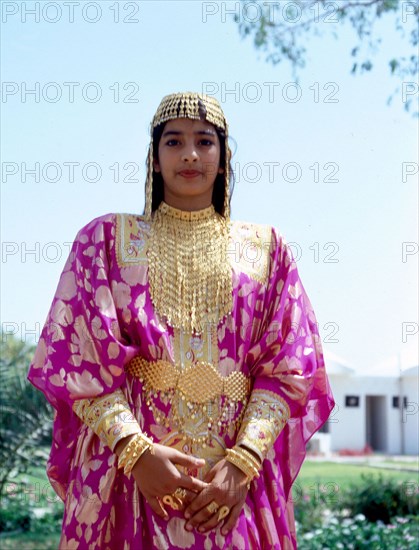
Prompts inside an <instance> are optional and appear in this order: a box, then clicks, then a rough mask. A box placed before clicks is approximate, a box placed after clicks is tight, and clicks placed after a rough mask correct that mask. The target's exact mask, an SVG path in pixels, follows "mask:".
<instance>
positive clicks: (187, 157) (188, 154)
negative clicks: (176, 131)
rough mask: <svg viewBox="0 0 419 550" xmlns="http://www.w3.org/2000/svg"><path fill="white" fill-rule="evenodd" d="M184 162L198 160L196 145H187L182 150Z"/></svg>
mask: <svg viewBox="0 0 419 550" xmlns="http://www.w3.org/2000/svg"><path fill="white" fill-rule="evenodd" d="M182 160H183V162H195V161H196V160H198V153H197V151H196V148H195V147H185V148H184V150H183V151H182Z"/></svg>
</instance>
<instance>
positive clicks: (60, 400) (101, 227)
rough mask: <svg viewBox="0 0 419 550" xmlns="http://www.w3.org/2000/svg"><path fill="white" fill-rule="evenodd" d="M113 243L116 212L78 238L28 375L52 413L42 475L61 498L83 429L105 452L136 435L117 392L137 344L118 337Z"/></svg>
mask: <svg viewBox="0 0 419 550" xmlns="http://www.w3.org/2000/svg"><path fill="white" fill-rule="evenodd" d="M114 238H115V215H114V214H108V215H106V216H102V217H100V218H96V219H95V220H93V221H92V222H91V223H89V224H88V225H86V226H85V227H83V228H82V229H81V230H80V231H79V232H78V234H77V236H76V238H75V240H74V243H73V245H72V248H71V251H70V254H69V257H68V259H67V262H66V264H65V266H64V269H63V272H62V274H61V277H60V280H59V283H58V287H57V289H56V292H55V295H54V298H53V301H52V304H51V307H50V310H49V312H48V316H47V319H46V321H45V325H44V327H43V330H42V333H41V337H40V339H39V343H38V345H37V348H36V351H35V355H34V358H33V360H32V362H31V365H30V368H29V373H28V379H29V381H30V382H31V383H32V384H33V385H34V386H35V387H37V388H38V389H39V390H40V391H42V392H43V393H44V394H45V397H46V398H47V399H48V401H49V402H50V403H51V405H52V406H53V407H54V409H55V414H54V423H53V433H52V446H51V453H50V457H49V460H48V464H47V474H48V477H49V480H50V482H51V484H52V486H53V487H54V489H55V491H56V492H57V494H58V495H59V496H60V498H62V499H63V500H64V499H65V496H66V491H67V487H68V483H69V479H70V477H71V464H72V460H73V458H74V456H75V453H76V448H77V444H78V443H77V442H78V437H79V435H80V433H81V431H82V430H83V428H84V426H85V425H86V424H87V426H89V428H91V429H92V430H93V431H94V432H95V433H96V434H97V435H98V436H99V437H100V439H101V440H102V441H103V443H105V444H107V446H108V447H109V453H111V452H112V451H111V450H112V449H114V447H115V445H116V443H117V442H118V441H119V440H120V439H121V438H122V437H123V436H126V435H129V434H130V433H137V432H138V431H140V427H139V425H138V423H137V421H136V419H135V418H133V416H132V415H131V410H130V407H129V405H128V403H127V402H126V400H125V393H124V392H123V390H124V389H125V376H126V375H125V372H124V366H125V365H126V363H127V362H128V361H129V360H130V359H132V357H134V356H135V355H137V354H138V346H137V344H136V343H134V342H131V341H130V340H129V337H128V336H127V335H126V334H125V333H124V330H123V323H122V322H121V321H120V318H119V316H118V311H119V312H120V310H118V308H117V307H116V304H115V301H114V298H113V295H112V290H111V289H112V246H113V243H114ZM106 448H107V447H105V449H106ZM102 456H103V457H105V455H102Z"/></svg>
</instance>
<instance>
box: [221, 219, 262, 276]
mask: <svg viewBox="0 0 419 550" xmlns="http://www.w3.org/2000/svg"><path fill="white" fill-rule="evenodd" d="M271 239H272V228H271V227H270V226H269V225H257V224H253V223H246V222H239V221H235V222H231V224H230V240H229V245H228V252H227V255H228V260H229V262H230V265H231V266H232V268H233V269H234V270H235V271H238V272H242V273H245V274H246V275H248V276H249V277H250V278H252V279H254V280H255V281H258V282H259V283H262V284H266V283H267V279H268V273H269V262H270V249H271Z"/></svg>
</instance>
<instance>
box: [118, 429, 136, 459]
mask: <svg viewBox="0 0 419 550" xmlns="http://www.w3.org/2000/svg"><path fill="white" fill-rule="evenodd" d="M133 437H135V434H132V435H128V436H127V437H124V438H123V439H120V440H119V441H118V443H117V444H116V447H115V449H114V453H115V454H116V455H117V456H118V458H119V457H120V456H121V453H122V451H123V450H124V449H125V447H126V446H127V445H128V443H129V442H130V441H131V439H133Z"/></svg>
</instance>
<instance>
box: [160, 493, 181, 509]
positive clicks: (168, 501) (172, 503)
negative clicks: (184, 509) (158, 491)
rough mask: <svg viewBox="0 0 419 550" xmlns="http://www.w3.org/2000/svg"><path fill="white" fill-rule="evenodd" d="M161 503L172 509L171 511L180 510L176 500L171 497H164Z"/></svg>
mask: <svg viewBox="0 0 419 550" xmlns="http://www.w3.org/2000/svg"><path fill="white" fill-rule="evenodd" d="M162 500H163V502H164V503H165V504H168V505H169V506H171V507H172V508H173V510H180V504H179V501H178V499H176V498H173V495H164V497H163V499H162Z"/></svg>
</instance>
